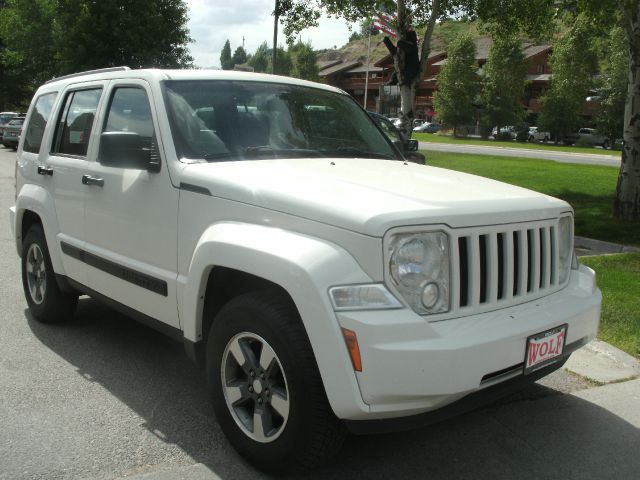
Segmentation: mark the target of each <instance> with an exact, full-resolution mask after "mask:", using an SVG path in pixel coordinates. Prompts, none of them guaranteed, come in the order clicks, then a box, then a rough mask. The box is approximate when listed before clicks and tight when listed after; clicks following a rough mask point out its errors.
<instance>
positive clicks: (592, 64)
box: [538, 15, 597, 140]
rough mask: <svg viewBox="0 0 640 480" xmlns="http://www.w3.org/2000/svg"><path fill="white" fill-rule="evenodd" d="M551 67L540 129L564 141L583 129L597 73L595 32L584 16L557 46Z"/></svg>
mask: <svg viewBox="0 0 640 480" xmlns="http://www.w3.org/2000/svg"><path fill="white" fill-rule="evenodd" d="M576 52H580V54H579V55H578V54H576ZM550 65H551V71H552V72H553V76H552V78H551V87H550V88H549V90H548V91H547V92H546V93H545V94H544V95H543V96H542V97H541V98H540V116H539V117H538V126H539V127H540V128H541V129H542V130H548V131H549V132H551V134H552V135H553V136H554V137H555V138H556V140H562V139H564V138H565V137H566V136H567V135H568V134H571V133H573V132H575V131H576V130H577V129H578V128H579V127H580V122H581V120H580V114H581V112H582V109H583V108H584V101H585V99H586V97H587V95H588V94H589V90H590V89H591V88H592V87H593V76H594V74H595V73H596V71H597V56H596V51H595V45H594V42H593V29H592V27H591V24H590V22H589V20H588V19H587V18H586V17H585V16H584V15H579V16H578V17H577V18H576V19H575V22H574V23H573V25H572V26H571V28H570V29H569V30H568V31H567V32H566V34H565V35H564V36H563V37H562V38H561V39H560V40H559V41H558V42H556V44H555V46H554V48H553V53H552V55H551V59H550Z"/></svg>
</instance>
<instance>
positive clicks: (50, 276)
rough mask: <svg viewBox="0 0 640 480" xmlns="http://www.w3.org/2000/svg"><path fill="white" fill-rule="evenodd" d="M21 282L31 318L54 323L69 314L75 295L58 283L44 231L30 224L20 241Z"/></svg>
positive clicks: (74, 304)
mask: <svg viewBox="0 0 640 480" xmlns="http://www.w3.org/2000/svg"><path fill="white" fill-rule="evenodd" d="M22 286H23V288H24V295H25V297H26V299H27V304H28V305H29V311H30V312H31V314H32V315H33V316H34V318H35V319H36V320H38V321H40V322H43V323H58V322H63V321H65V320H69V319H70V318H71V317H73V313H74V312H75V309H76V306H77V304H78V296H77V295H72V294H68V293H64V292H62V291H61V290H60V288H59V287H58V283H57V282H56V278H55V272H54V271H53V266H52V265H51V258H50V256H49V250H48V249H47V241H46V239H45V236H44V231H43V230H42V227H41V226H40V225H34V226H32V227H31V228H30V229H29V230H28V232H27V234H26V235H25V237H24V240H23V242H22Z"/></svg>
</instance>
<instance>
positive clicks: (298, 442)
mask: <svg viewBox="0 0 640 480" xmlns="http://www.w3.org/2000/svg"><path fill="white" fill-rule="evenodd" d="M248 335H251V336H253V337H257V338H253V337H249V336H248ZM236 341H237V342H238V344H237V346H238V347H240V346H241V344H242V346H243V347H246V346H247V345H251V348H252V349H253V350H252V351H254V352H258V353H255V355H254V357H253V359H254V360H255V362H254V364H255V365H257V366H258V369H257V370H255V371H254V373H255V374H256V376H255V377H250V375H251V373H250V372H251V371H253V369H252V368H251V367H250V366H249V364H250V363H251V362H250V361H248V360H247V358H249V357H250V356H251V354H249V355H248V356H245V357H243V358H244V360H245V361H244V364H243V365H244V366H242V367H241V366H240V365H239V362H235V358H236V357H235V356H234V355H233V354H232V352H231V349H229V350H227V346H228V345H235V344H234V342H236ZM261 341H264V342H265V343H266V344H267V347H265V346H264V343H262V344H261ZM265 348H271V351H272V352H274V353H275V360H277V362H276V363H273V361H272V362H271V363H270V365H272V366H273V367H272V368H269V369H268V370H269V371H271V372H272V373H270V374H268V375H267V380H266V381H265V383H262V380H259V376H260V374H259V372H262V371H263V370H262V369H261V367H260V365H259V363H260V362H259V359H260V354H261V352H262V351H263V350H264V349H265ZM242 350H243V352H245V350H244V349H242ZM236 351H237V350H236ZM225 352H227V353H226V354H225ZM234 362H235V363H234ZM229 368H232V369H233V372H234V373H233V374H228V373H227V372H229V371H230V370H229ZM223 369H225V370H224V373H223ZM280 369H281V370H282V371H281V372H280V373H282V377H280V376H279V373H278V372H279V371H280ZM264 371H266V370H264ZM273 372H275V373H276V374H277V379H276V380H274V383H268V382H270V381H271V380H273V378H276V377H275V376H274V374H273ZM206 375H207V383H208V387H209V392H210V395H211V399H212V402H213V407H214V410H215V413H216V416H217V418H218V422H219V423H220V426H221V428H222V430H223V432H224V433H225V435H226V436H227V438H228V440H229V442H230V443H231V445H232V446H233V447H234V448H235V449H236V450H237V451H238V453H240V455H242V456H243V457H244V458H245V459H247V460H248V461H249V462H250V463H251V464H253V465H255V466H256V467H257V468H259V469H261V470H263V471H266V472H270V473H289V472H304V471H307V470H310V469H313V468H316V467H317V466H319V465H321V464H323V463H325V462H326V461H327V460H328V459H330V458H331V457H332V456H333V455H334V454H335V453H336V452H337V451H338V450H339V449H340V447H341V446H342V443H343V441H344V438H345V437H346V430H345V428H344V426H343V424H342V423H341V422H340V421H339V420H338V419H337V418H336V417H335V415H334V414H333V412H332V410H331V407H330V406H329V402H328V400H327V397H326V393H325V390H324V386H323V384H322V380H321V378H320V373H319V371H318V367H317V364H316V361H315V357H314V355H313V352H312V350H311V345H310V343H309V340H308V338H307V335H306V332H305V330H304V327H303V325H302V322H301V320H300V317H299V315H298V312H297V310H296V308H295V305H294V304H293V303H292V301H291V300H290V299H289V298H288V296H286V295H284V294H283V293H281V292H279V291H274V290H271V291H261V292H252V293H247V294H243V295H240V296H238V297H236V298H234V299H233V300H231V301H230V302H229V303H227V304H226V305H225V306H224V307H223V308H222V309H221V311H220V312H219V314H218V315H217V317H216V319H215V320H214V324H213V326H212V328H211V330H210V333H209V338H208V343H207V360H206ZM223 375H224V376H225V378H227V377H232V376H233V378H232V379H231V380H226V379H225V380H224V381H223ZM272 377H273V378H272ZM250 378H255V380H253V383H252V380H250ZM262 378H265V377H262ZM278 379H279V380H278ZM282 379H284V382H283V381H282ZM223 382H224V383H225V385H226V386H225V387H223ZM256 382H258V383H256ZM276 382H279V384H280V386H279V387H278V386H276ZM236 384H237V385H241V386H242V387H240V388H238V387H233V386H232V385H236ZM251 385H255V387H251V388H250V386H251ZM282 385H284V386H285V390H286V397H287V402H288V407H287V417H286V418H285V417H280V416H279V414H278V413H277V412H278V410H277V409H276V408H274V407H273V406H272V404H271V402H270V400H274V402H275V400H276V398H275V397H276V396H277V395H276V394H275V393H274V392H275V391H276V389H278V390H280V391H281V389H282ZM229 388H232V389H233V388H235V389H236V390H235V392H238V394H239V392H241V391H242V392H244V393H243V395H242V397H241V398H240V399H239V400H237V401H235V402H234V403H233V405H234V406H238V405H239V407H234V408H236V412H238V408H240V409H241V411H240V415H239V414H238V413H232V411H231V408H232V407H231V406H229V404H228V403H227V400H226V396H225V393H227V394H230V391H229ZM269 388H271V389H272V390H273V392H271V396H272V398H268V397H267V395H269V393H270V392H269ZM258 389H260V390H261V392H258ZM258 394H261V395H262V396H265V397H264V400H263V399H262V398H256V397H261V395H258ZM281 398H282V396H281ZM258 401H259V402H260V405H262V407H260V406H258ZM230 403H231V401H230ZM274 405H275V403H274ZM261 408H262V410H260V409H261ZM281 408H282V407H281ZM259 412H267V413H268V417H267V420H266V422H267V423H266V426H267V427H273V428H270V429H269V432H272V435H271V437H268V436H267V435H262V438H263V439H264V440H263V441H262V442H261V441H257V440H256V439H254V438H252V436H251V435H254V434H256V428H255V423H254V422H251V424H248V423H247V422H248V421H249V420H248V419H249V418H255V415H256V414H259ZM269 412H270V413H269ZM243 415H244V416H243ZM252 415H253V416H252ZM261 418H262V417H261ZM242 419H243V420H242ZM274 419H275V420H278V421H277V422H276V421H275V420H274ZM270 420H271V423H269V421H270ZM241 422H245V423H243V425H244V426H241ZM263 425H264V423H263ZM269 432H267V433H269ZM261 433H262V431H259V432H258V434H257V435H258V436H260V434H261Z"/></svg>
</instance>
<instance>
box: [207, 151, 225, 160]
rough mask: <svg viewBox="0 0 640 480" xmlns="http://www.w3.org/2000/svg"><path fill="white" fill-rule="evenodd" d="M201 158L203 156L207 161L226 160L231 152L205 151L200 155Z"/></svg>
mask: <svg viewBox="0 0 640 480" xmlns="http://www.w3.org/2000/svg"><path fill="white" fill-rule="evenodd" d="M202 158H204V159H205V160H207V161H211V160H214V161H217V160H226V159H227V158H231V153H229V152H220V153H205V154H204V155H202Z"/></svg>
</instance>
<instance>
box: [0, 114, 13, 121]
mask: <svg viewBox="0 0 640 480" xmlns="http://www.w3.org/2000/svg"><path fill="white" fill-rule="evenodd" d="M15 116H16V114H15V113H3V114H0V123H7V122H8V121H9V120H11V119H12V118H13V117H15Z"/></svg>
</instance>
